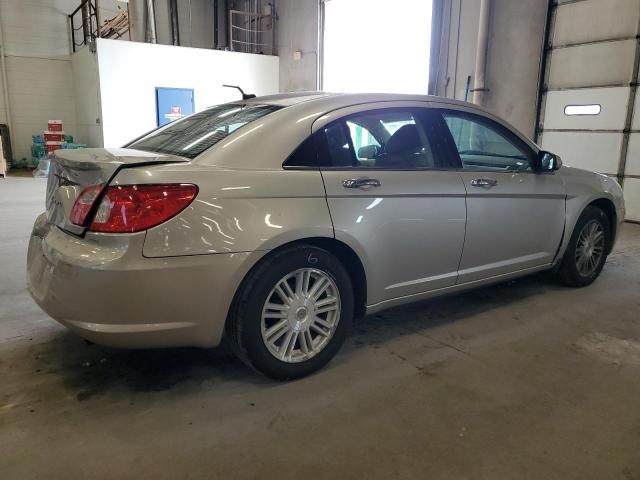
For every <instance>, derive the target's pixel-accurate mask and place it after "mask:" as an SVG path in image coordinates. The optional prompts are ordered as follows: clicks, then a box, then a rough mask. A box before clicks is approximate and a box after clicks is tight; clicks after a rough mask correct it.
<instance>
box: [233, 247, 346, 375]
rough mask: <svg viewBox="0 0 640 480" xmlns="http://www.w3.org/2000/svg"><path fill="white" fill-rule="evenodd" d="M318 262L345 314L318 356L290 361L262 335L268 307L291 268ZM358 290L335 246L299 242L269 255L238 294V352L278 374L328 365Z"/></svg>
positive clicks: (235, 310) (256, 366) (235, 315)
mask: <svg viewBox="0 0 640 480" xmlns="http://www.w3.org/2000/svg"><path fill="white" fill-rule="evenodd" d="M301 268H313V269H317V270H319V271H321V272H323V273H325V274H327V275H328V276H329V277H330V278H331V279H332V280H333V282H334V284H335V286H336V287H337V289H338V292H339V294H340V315H339V320H338V323H337V325H336V327H335V330H334V332H333V335H332V336H331V337H330V339H329V340H328V343H326V345H325V346H324V348H323V349H322V350H321V351H319V353H317V354H315V356H313V357H311V358H309V359H307V360H303V361H300V362H298V363H289V362H285V361H282V360H280V359H278V358H276V357H275V356H274V354H272V353H271V352H270V351H269V348H268V347H267V345H265V342H264V341H263V338H262V309H263V307H264V305H265V302H266V300H267V297H268V295H269V294H270V292H271V290H272V289H273V288H274V287H275V285H276V284H277V283H278V282H279V281H280V280H281V279H282V278H283V277H284V276H286V275H287V274H289V273H291V272H294V271H296V270H298V269H301ZM353 315H354V295H353V286H352V284H351V278H350V277H349V274H348V273H347V271H346V270H345V268H344V266H343V265H342V264H341V263H340V261H339V260H338V259H337V258H336V257H335V256H334V255H333V254H331V253H330V252H328V251H326V250H324V249H322V248H318V247H315V246H312V245H296V246H293V247H291V248H286V249H284V250H281V251H278V252H276V253H274V254H272V255H270V256H268V257H267V258H266V259H265V260H263V261H262V262H261V263H260V264H259V265H258V266H257V267H256V268H255V269H254V270H253V271H251V272H250V273H249V275H248V277H247V278H246V279H245V281H244V282H243V284H242V286H241V287H240V290H239V291H238V293H237V294H236V298H235V300H234V305H233V306H232V309H231V312H230V315H229V319H228V321H227V334H228V335H229V340H230V343H231V346H232V348H233V349H234V352H235V353H236V356H238V358H240V360H242V361H243V362H244V363H245V364H247V365H249V366H250V367H252V368H253V369H255V370H257V371H258V372H260V373H262V374H263V375H265V376H267V377H270V378H272V379H275V380H292V379H296V378H301V377H304V376H306V375H309V374H311V373H313V372H315V371H317V370H319V369H320V368H322V367H323V366H324V365H326V364H327V363H328V362H329V361H330V360H331V359H332V358H333V357H334V356H335V355H336V353H337V352H338V350H339V349H340V347H341V346H342V343H343V342H344V340H345V339H346V337H347V336H348V334H349V331H350V329H351V324H352V321H353Z"/></svg>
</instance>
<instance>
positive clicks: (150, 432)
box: [0, 178, 640, 480]
mask: <svg viewBox="0 0 640 480" xmlns="http://www.w3.org/2000/svg"><path fill="white" fill-rule="evenodd" d="M44 186H45V182H44V181H43V180H38V179H29V178H9V179H7V180H2V179H0V259H1V260H0V262H1V263H0V265H1V269H0V322H1V323H0V478H2V479H3V480H9V479H27V478H28V479H38V478H46V479H55V478H64V479H70V478H82V479H87V478H136V479H140V478H154V479H161V478H171V479H175V478H181V479H187V478H203V477H205V475H206V476H207V477H208V478H253V479H263V478H276V477H278V478H282V479H284V478H331V479H358V480H361V479H363V478H366V479H378V478H380V479H390V478H412V479H415V478H430V479H448V480H452V479H470V478H473V479H480V478H486V479H492V480H494V479H509V480H511V479H516V478H517V479H520V478H527V479H536V480H539V479H562V480H569V479H580V480H585V479H607V480H611V479H623V480H631V479H640V226H637V225H625V227H624V230H623V233H622V238H621V239H620V241H619V243H618V246H617V248H616V250H615V252H614V253H613V255H612V256H611V257H610V258H609V261H608V263H607V265H606V267H605V270H604V272H603V274H602V276H601V277H600V279H599V280H598V281H597V282H596V283H595V284H594V285H592V286H590V287H588V288H585V289H581V290H572V289H567V288H564V287H561V286H558V285H556V284H554V283H550V282H549V281H547V279H546V277H545V276H543V275H539V276H534V277H530V278H526V279H523V280H520V281H516V282H511V283H508V284H505V285H501V286H497V287H493V288H486V289H481V290H476V291H474V292H470V293H467V294H463V295H457V296H452V297H448V298H445V299H439V300H435V301H431V302H427V303H422V304H420V305H414V306H411V307H408V308H401V309H396V310H393V311H389V312H385V313H382V314H380V315H376V316H374V317H371V318H367V319H365V320H362V321H360V322H359V323H358V324H357V326H356V329H355V330H356V331H355V332H354V334H353V336H352V337H351V339H350V340H348V341H347V343H346V345H345V348H344V349H343V350H342V352H341V353H340V354H339V355H338V357H337V358H336V359H335V360H334V361H333V362H332V363H331V364H329V366H328V368H326V369H325V370H323V371H322V372H320V373H318V374H316V375H314V376H312V377H310V378H306V379H303V380H300V381H297V382H293V383H287V384H279V383H274V382H270V381H268V380H265V379H263V378H261V377H259V376H258V375H256V374H254V373H252V372H250V371H249V370H247V369H246V368H244V367H243V366H242V365H241V364H240V363H239V362H237V361H236V360H234V359H233V358H232V357H231V356H230V355H229V354H228V353H226V352H224V351H199V350H188V349H184V350H165V351H137V352H127V351H116V350H109V349H106V348H102V347H98V346H90V345H87V344H86V343H85V342H84V341H82V340H81V339H79V338H77V337H75V336H74V335H72V334H70V333H68V332H67V331H66V330H65V329H64V328H62V327H60V326H58V324H56V323H55V322H54V321H53V320H50V319H49V318H48V317H47V316H46V315H45V314H44V313H42V312H41V311H40V310H39V309H38V308H37V307H36V305H35V304H34V303H33V302H32V301H31V299H30V297H29V295H28V294H27V292H26V289H25V273H24V261H25V255H26V246H27V238H28V235H29V231H30V228H31V224H32V221H33V219H34V218H35V216H36V215H37V214H38V213H39V212H40V211H41V210H42V209H43V197H44Z"/></svg>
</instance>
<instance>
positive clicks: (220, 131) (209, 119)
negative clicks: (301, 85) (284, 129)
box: [127, 104, 282, 158]
mask: <svg viewBox="0 0 640 480" xmlns="http://www.w3.org/2000/svg"><path fill="white" fill-rule="evenodd" d="M280 108H282V107H279V106H277V105H255V104H225V105H219V106H216V107H212V108H208V109H207V110H204V111H202V112H199V113H194V114H193V115H189V116H188V117H185V118H182V119H180V120H176V121H175V122H171V123H169V124H168V125H165V126H164V127H161V128H158V129H156V130H153V131H151V132H149V133H148V134H146V135H144V136H142V137H141V138H138V139H137V140H134V141H133V142H131V143H130V144H128V145H127V147H128V148H135V149H138V150H144V151H147V152H157V153H166V154H169V155H179V156H181V157H187V158H195V157H197V156H198V155H200V154H201V153H202V152H204V151H205V150H207V149H208V148H210V147H212V146H213V145H215V144H216V143H218V142H219V141H220V140H222V139H224V138H225V137H226V136H228V135H230V134H231V133H233V132H234V131H235V130H237V129H239V128H241V127H244V126H245V125H247V124H249V123H251V122H254V121H256V120H258V119H260V118H262V117H264V116H265V115H269V114H270V113H273V112H275V111H276V110H279V109H280Z"/></svg>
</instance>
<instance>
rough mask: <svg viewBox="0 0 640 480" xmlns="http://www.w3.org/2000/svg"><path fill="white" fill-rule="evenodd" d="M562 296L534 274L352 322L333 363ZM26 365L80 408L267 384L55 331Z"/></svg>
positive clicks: (232, 366)
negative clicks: (116, 397) (227, 385)
mask: <svg viewBox="0 0 640 480" xmlns="http://www.w3.org/2000/svg"><path fill="white" fill-rule="evenodd" d="M563 288H564V287H562V286H560V285H558V284H556V283H553V282H550V281H549V280H548V279H547V276H546V275H544V274H538V275H533V276H529V277H525V278H522V279H518V280H514V281H510V282H507V283H503V284H499V285H495V286H491V287H485V288H479V289H476V290H472V291H469V292H466V293H461V294H455V295H450V296H446V297H441V298H437V299H432V300H426V301H422V302H418V303H415V304H411V305H407V306H402V307H397V308H394V309H390V310H387V311H383V312H381V313H379V314H376V315H372V316H369V317H365V318H361V319H358V320H357V321H356V324H355V326H354V329H353V332H352V335H351V337H350V338H349V339H348V340H347V342H346V344H345V345H344V346H343V349H342V352H341V354H340V356H344V355H348V354H353V353H356V352H357V351H358V349H361V348H363V347H366V346H374V348H375V346H376V345H379V344H384V343H386V342H388V341H390V340H393V339H394V338H398V337H402V336H404V335H410V334H415V333H422V334H423V335H428V334H429V331H430V330H432V329H433V328H435V327H437V326H439V325H443V324H448V323H453V322H457V321H460V320H463V319H465V318H468V317H470V316H472V315H477V314H479V313H482V312H486V311H489V310H491V309H494V308H504V307H507V306H509V305H511V304H513V303H515V302H518V301H520V300H523V299H525V298H527V297H530V296H534V295H542V294H544V293H546V292H549V291H553V290H560V289H563ZM32 357H33V358H34V359H35V362H36V366H35V369H36V372H38V373H56V374H58V375H60V376H61V377H62V379H63V382H64V384H65V387H66V388H68V389H69V390H71V391H73V392H77V393H76V397H77V399H78V400H79V401H84V400H87V399H89V398H91V397H93V396H95V395H100V394H104V393H113V392H115V391H124V392H129V393H139V392H161V391H168V390H173V391H177V392H178V393H179V392H183V393H185V394H186V393H188V392H190V391H194V390H198V389H201V388H203V386H206V387H215V386H216V385H219V384H221V383H224V382H239V383H242V384H251V385H255V386H266V385H272V384H273V382H271V381H270V380H268V379H266V378H264V377H262V376H260V375H259V374H257V373H255V372H253V371H252V370H250V369H249V368H247V367H245V366H244V365H243V364H242V363H241V362H240V361H238V360H237V359H236V358H235V357H234V356H233V354H232V353H231V350H230V348H228V346H225V345H223V346H221V347H218V348H215V349H197V348H173V349H156V350H117V349H111V348H106V347H101V346H98V345H93V344H89V343H87V342H85V341H84V340H82V339H80V338H79V337H77V336H76V335H74V334H72V333H70V332H67V331H61V332H60V333H59V334H57V335H56V336H55V337H54V339H52V340H51V341H50V342H46V343H42V344H40V345H39V346H38V348H37V349H36V351H35V352H34V354H33V355H32ZM330 366H331V367H332V368H336V367H337V364H336V362H335V361H334V362H333V363H332V364H330Z"/></svg>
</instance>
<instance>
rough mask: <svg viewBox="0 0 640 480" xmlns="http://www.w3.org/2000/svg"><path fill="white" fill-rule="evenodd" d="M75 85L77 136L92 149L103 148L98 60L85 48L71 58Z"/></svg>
mask: <svg viewBox="0 0 640 480" xmlns="http://www.w3.org/2000/svg"><path fill="white" fill-rule="evenodd" d="M71 66H72V70H73V83H74V85H75V88H74V92H75V109H76V124H77V126H76V130H75V134H76V136H77V137H78V138H79V140H81V141H82V143H86V144H87V145H88V146H90V147H101V146H102V144H103V139H102V126H101V125H100V117H101V114H100V88H99V80H98V59H97V56H96V54H95V53H92V52H91V51H90V50H89V49H88V48H83V49H82V50H80V51H79V52H77V53H76V54H75V55H73V57H72V58H71Z"/></svg>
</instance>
